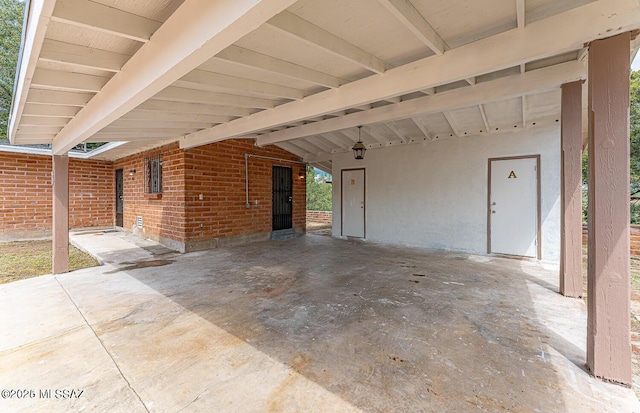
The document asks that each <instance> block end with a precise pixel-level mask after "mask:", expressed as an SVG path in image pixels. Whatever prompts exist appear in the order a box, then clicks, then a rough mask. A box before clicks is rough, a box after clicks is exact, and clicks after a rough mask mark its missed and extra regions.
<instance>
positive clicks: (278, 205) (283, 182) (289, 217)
mask: <svg viewBox="0 0 640 413" xmlns="http://www.w3.org/2000/svg"><path fill="white" fill-rule="evenodd" d="M272 181H273V230H274V231H278V230H280V229H289V228H291V227H293V208H292V205H293V174H292V171H291V168H287V167H284V166H274V167H273V175H272Z"/></svg>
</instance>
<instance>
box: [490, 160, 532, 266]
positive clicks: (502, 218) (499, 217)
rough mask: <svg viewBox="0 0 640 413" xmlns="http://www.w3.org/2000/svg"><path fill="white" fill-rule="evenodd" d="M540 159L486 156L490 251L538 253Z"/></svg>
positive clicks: (524, 254)
mask: <svg viewBox="0 0 640 413" xmlns="http://www.w3.org/2000/svg"><path fill="white" fill-rule="evenodd" d="M539 159H540V158H539V157H538V156H535V157H525V158H508V159H490V160H489V176H490V182H489V185H490V188H489V214H488V215H489V233H490V234H489V237H490V239H489V253H496V254H508V255H518V256H522V257H534V258H535V257H538V251H539V249H538V242H539V240H538V225H539V223H538V167H539V165H538V164H539ZM538 258H540V257H538Z"/></svg>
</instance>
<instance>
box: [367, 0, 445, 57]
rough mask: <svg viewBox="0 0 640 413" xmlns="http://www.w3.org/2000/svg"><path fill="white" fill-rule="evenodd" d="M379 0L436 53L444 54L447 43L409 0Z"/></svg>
mask: <svg viewBox="0 0 640 413" xmlns="http://www.w3.org/2000/svg"><path fill="white" fill-rule="evenodd" d="M378 1H379V2H380V4H382V5H383V6H384V7H386V8H387V10H389V11H390V12H391V14H393V15H394V16H395V17H396V19H398V20H399V21H400V22H401V23H402V24H404V25H405V27H406V28H407V29H409V30H410V31H411V33H413V34H414V35H415V36H416V37H417V38H418V39H420V41H421V42H423V43H424V44H425V45H426V46H427V47H429V49H431V50H432V51H433V52H434V53H435V54H437V55H442V54H444V52H445V50H446V49H447V45H446V43H445V42H444V40H442V38H441V37H440V36H439V35H438V33H436V31H435V30H434V29H433V27H431V25H430V24H429V23H428V22H427V21H426V20H425V18H424V17H423V16H422V15H421V14H420V12H418V10H416V8H415V7H414V6H413V4H411V2H410V1H409V0H378Z"/></svg>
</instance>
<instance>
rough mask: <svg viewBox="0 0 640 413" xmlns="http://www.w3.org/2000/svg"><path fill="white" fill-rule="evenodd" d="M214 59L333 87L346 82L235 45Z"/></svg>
mask: <svg viewBox="0 0 640 413" xmlns="http://www.w3.org/2000/svg"><path fill="white" fill-rule="evenodd" d="M214 59H220V60H224V61H227V62H231V63H234V64H237V65H241V66H245V67H251V68H254V69H258V70H261V71H266V72H269V73H277V74H278V75H281V76H285V77H288V78H291V79H296V80H303V81H305V82H309V83H314V84H317V85H320V86H325V87H328V88H333V89H335V88H337V87H340V85H342V84H345V83H347V81H346V80H344V79H340V78H338V77H335V76H331V75H328V74H326V73H322V72H318V71H316V70H313V69H309V68H307V67H303V66H300V65H297V64H294V63H290V62H287V61H285V60H280V59H277V58H275V57H272V56H267V55H264V54H261V53H258V52H254V51H253V50H249V49H244V48H242V47H238V46H235V45H232V46H229V47H227V48H226V49H224V50H223V51H221V52H220V53H218V54H217V55H216V57H215V58H214Z"/></svg>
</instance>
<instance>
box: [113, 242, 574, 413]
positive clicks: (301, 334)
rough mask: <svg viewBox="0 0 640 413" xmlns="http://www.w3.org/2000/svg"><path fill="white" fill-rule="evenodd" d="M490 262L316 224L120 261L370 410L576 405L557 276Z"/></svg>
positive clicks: (288, 394) (285, 394)
mask: <svg viewBox="0 0 640 413" xmlns="http://www.w3.org/2000/svg"><path fill="white" fill-rule="evenodd" d="M486 261H487V262H478V261H474V260H471V259H470V258H469V257H468V256H465V255H462V254H453V253H443V252H432V251H425V250H418V249H405V248H395V247H388V246H380V245H373V244H367V243H356V242H349V241H340V240H335V239H331V238H327V237H319V236H313V235H308V236H306V237H303V238H301V239H299V240H294V241H287V242H267V243H259V244H252V245H247V246H241V247H233V248H226V249H219V250H211V251H204V252H198V253H192V254H185V255H183V256H179V257H175V262H171V263H168V264H167V265H164V266H162V267H159V268H157V267H153V266H151V267H149V266H144V265H142V266H135V264H133V266H135V268H134V267H133V266H129V267H127V266H125V267H122V268H120V269H119V270H118V271H120V272H126V273H127V274H129V275H131V276H133V277H135V278H136V279H137V280H139V281H141V282H142V283H144V284H145V285H147V286H148V287H151V288H152V289H154V290H155V291H157V292H159V293H161V294H162V295H163V296H165V297H167V298H169V299H170V300H172V301H173V302H175V303H177V304H179V305H180V306H182V307H183V308H185V309H187V310H188V311H190V312H192V313H195V314H197V315H198V316H200V317H201V318H203V319H205V320H207V321H209V322H210V323H211V324H213V325H215V326H217V327H219V328H222V329H224V330H225V331H227V332H228V333H230V334H232V335H233V336H235V337H237V338H238V339H240V340H241V341H242V342H245V343H248V344H250V345H251V346H253V347H254V348H255V349H257V350H259V351H260V352H262V353H264V354H266V355H268V356H270V357H271V358H273V359H275V360H278V361H279V362H280V363H282V364H283V365H286V366H288V367H289V368H290V369H292V370H293V371H295V372H297V373H299V374H301V375H303V376H304V377H306V378H307V379H309V380H312V381H313V382H315V383H317V384H318V385H320V386H322V387H323V388H325V389H326V390H328V391H329V392H331V393H333V394H335V395H338V396H339V397H340V398H342V399H343V400H345V401H347V402H348V403H350V404H351V405H353V406H355V407H357V408H360V409H362V410H364V411H373V412H387V411H467V410H475V409H478V408H479V409H483V410H486V411H519V410H527V411H536V410H537V411H566V410H570V408H569V407H568V406H567V405H566V403H567V400H569V399H570V398H571V397H578V396H577V394H576V390H575V389H574V388H573V387H572V386H573V385H571V384H567V383H565V382H564V376H565V375H564V374H560V373H557V371H558V369H562V368H565V369H567V368H569V367H567V366H566V361H565V360H564V357H568V358H569V359H571V361H572V362H573V363H575V364H577V365H580V363H581V362H582V363H583V360H580V357H584V356H580V354H581V353H582V350H580V348H579V347H577V346H576V345H575V344H574V343H573V341H571V340H567V339H566V338H565V337H564V335H565V333H564V332H559V329H562V328H565V327H566V329H567V332H566V334H568V335H571V334H574V333H575V331H574V330H579V329H580V323H579V322H575V320H573V319H572V317H574V315H573V314H571V313H563V314H558V313H555V309H554V308H553V305H554V303H555V302H556V301H557V299H558V298H559V299H561V300H562V299H563V298H562V297H559V296H558V295H557V294H555V293H554V292H553V289H552V288H550V285H552V284H551V283H550V281H549V280H550V279H552V277H553V276H554V274H552V273H551V272H549V271H547V274H546V275H545V277H546V278H545V277H535V276H533V275H531V272H532V271H528V273H526V272H524V271H523V270H522V269H521V268H519V263H518V262H517V261H512V260H506V259H491V260H486ZM537 271H540V272H543V273H544V272H545V270H543V269H541V268H539V269H538V270H537ZM532 288H533V289H534V290H535V291H533V292H532ZM550 290H551V291H550ZM534 300H536V301H535V302H534ZM545 300H546V301H549V302H545ZM569 307H570V306H569ZM569 307H567V308H566V309H565V310H567V311H569V310H570V308H569ZM541 309H543V312H544V314H543V316H542V317H539V315H538V313H539V312H540V310H541ZM551 314H552V315H553V317H551V318H552V321H553V320H555V319H557V318H561V319H562V322H560V323H559V326H553V327H552V328H550V327H549V326H548V325H547V324H546V323H548V322H549V321H548V318H549V317H550V315H551ZM564 324H566V326H565V325H564ZM563 366H564V367H563ZM579 380H585V379H584V378H580V379H579ZM576 385H578V384H576ZM278 391H279V392H280V393H281V394H279V395H278V397H280V398H283V399H285V400H287V399H295V398H296V397H299V396H300V395H299V394H296V393H295V391H293V390H292V389H287V388H286V386H285V387H279V390H278Z"/></svg>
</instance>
